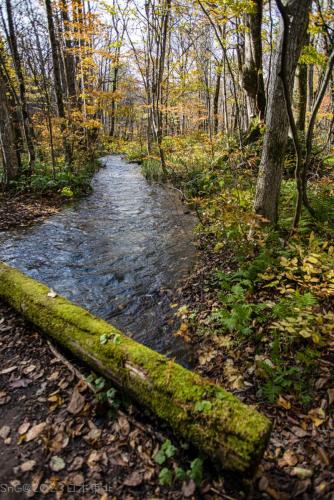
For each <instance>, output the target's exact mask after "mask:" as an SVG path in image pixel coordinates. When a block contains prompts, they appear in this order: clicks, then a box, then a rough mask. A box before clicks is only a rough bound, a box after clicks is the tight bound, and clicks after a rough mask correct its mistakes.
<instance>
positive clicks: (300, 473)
mask: <svg viewBox="0 0 334 500" xmlns="http://www.w3.org/2000/svg"><path fill="white" fill-rule="evenodd" d="M290 474H291V476H297V477H298V478H299V479H308V478H309V477H312V476H313V470H311V469H304V468H303V467H294V468H293V469H292V470H291V473H290Z"/></svg>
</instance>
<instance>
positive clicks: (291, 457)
mask: <svg viewBox="0 0 334 500" xmlns="http://www.w3.org/2000/svg"><path fill="white" fill-rule="evenodd" d="M279 462H280V461H279ZM282 462H284V463H285V465H289V466H290V467H294V466H295V465H296V464H297V463H298V457H297V456H296V455H295V453H294V452H293V451H292V450H286V451H285V452H284V455H283V457H282ZM283 467H284V465H283Z"/></svg>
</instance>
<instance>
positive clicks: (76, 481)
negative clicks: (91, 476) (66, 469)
mask: <svg viewBox="0 0 334 500" xmlns="http://www.w3.org/2000/svg"><path fill="white" fill-rule="evenodd" d="M66 482H67V484H69V485H71V486H72V485H73V486H81V485H82V484H83V483H84V482H85V478H84V477H83V475H82V474H78V473H74V474H70V475H69V476H68V478H67V481H66Z"/></svg>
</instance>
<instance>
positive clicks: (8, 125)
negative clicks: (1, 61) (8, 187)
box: [0, 67, 20, 184]
mask: <svg viewBox="0 0 334 500" xmlns="http://www.w3.org/2000/svg"><path fill="white" fill-rule="evenodd" d="M7 90H8V89H7V85H6V80H5V79H4V75H3V72H2V71H1V67H0V151H1V158H2V163H3V168H4V174H5V175H4V182H5V184H7V183H8V182H9V181H11V180H13V179H15V178H16V177H17V175H18V174H19V171H20V154H19V151H18V148H17V137H16V133H15V129H14V127H13V121H12V109H11V108H12V106H11V102H10V97H9V94H8V91H7Z"/></svg>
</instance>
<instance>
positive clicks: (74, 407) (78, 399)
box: [67, 387, 86, 415]
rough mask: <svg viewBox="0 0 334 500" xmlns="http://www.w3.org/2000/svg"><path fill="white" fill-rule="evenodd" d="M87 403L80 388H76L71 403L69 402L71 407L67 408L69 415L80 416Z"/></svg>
mask: <svg viewBox="0 0 334 500" xmlns="http://www.w3.org/2000/svg"><path fill="white" fill-rule="evenodd" d="M85 401H86V400H85V398H84V396H82V394H80V392H79V390H78V388H77V387H74V389H73V392H72V397H71V401H70V402H69V405H68V407H67V411H68V412H69V413H72V415H78V413H80V412H81V411H82V410H83V408H84V406H85Z"/></svg>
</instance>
